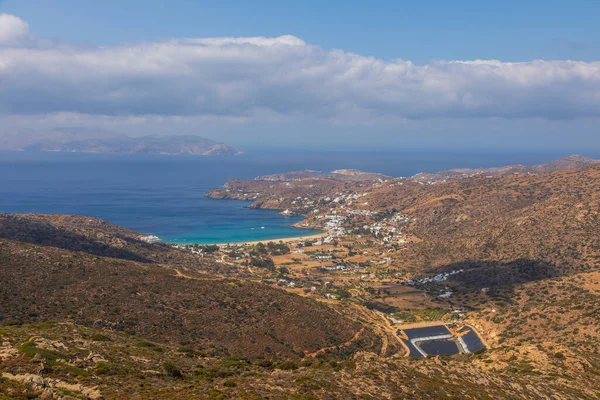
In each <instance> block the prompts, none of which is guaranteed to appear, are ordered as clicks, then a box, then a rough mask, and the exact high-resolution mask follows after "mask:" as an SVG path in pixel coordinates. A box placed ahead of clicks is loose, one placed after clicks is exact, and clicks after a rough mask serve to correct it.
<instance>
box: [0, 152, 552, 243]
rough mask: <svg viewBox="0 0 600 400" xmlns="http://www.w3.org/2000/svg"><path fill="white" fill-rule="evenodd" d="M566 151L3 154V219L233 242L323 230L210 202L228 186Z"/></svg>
mask: <svg viewBox="0 0 600 400" xmlns="http://www.w3.org/2000/svg"><path fill="white" fill-rule="evenodd" d="M562 155H564V154H538V155H531V154H489V153H488V154H441V153H437V154H428V153H408V152H405V153H399V152H380V153H373V152H360V151H358V152H329V153H326V152H287V153H285V152H251V153H248V154H245V155H242V156H236V157H192V156H150V155H145V156H141V155H101V154H73V153H16V152H0V212H9V213H26V212H27V213H60V214H82V215H89V216H94V217H98V218H102V219H105V220H108V221H110V222H112V223H115V224H117V225H121V226H124V227H127V228H130V229H133V230H136V231H139V232H142V233H147V234H153V235H156V236H158V237H160V238H161V239H163V240H166V241H170V242H177V243H204V244H206V243H229V242H237V241H254V240H269V239H275V238H283V237H295V236H302V235H310V234H313V233H316V231H313V230H304V229H298V228H295V227H293V226H291V225H292V224H293V223H295V222H297V221H299V220H300V218H299V217H284V216H280V215H278V213H277V212H276V211H271V210H257V209H250V208H248V203H247V202H244V201H237V200H214V199H208V198H205V197H204V193H206V192H207V191H208V190H210V189H212V188H215V187H220V186H222V185H223V184H224V183H225V182H226V181H227V180H228V179H233V178H241V179H252V178H254V177H255V176H257V175H265V174H273V173H281V172H289V171H298V170H304V169H314V170H321V171H326V172H329V171H332V170H335V169H340V168H356V169H361V170H363V171H370V172H382V173H385V174H388V175H391V176H407V175H412V174H415V173H417V172H421V171H440V170H445V169H449V168H456V167H491V166H501V165H506V164H513V163H525V164H534V163H538V162H545V161H549V160H552V159H555V158H558V157H559V156H562Z"/></svg>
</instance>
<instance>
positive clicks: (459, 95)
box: [0, 0, 600, 152]
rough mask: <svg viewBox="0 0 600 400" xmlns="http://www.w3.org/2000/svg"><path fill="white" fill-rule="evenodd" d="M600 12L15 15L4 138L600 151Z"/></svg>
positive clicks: (499, 5) (416, 5)
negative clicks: (110, 135) (25, 134)
mask: <svg viewBox="0 0 600 400" xmlns="http://www.w3.org/2000/svg"><path fill="white" fill-rule="evenodd" d="M598 19H600V1H598V0H571V1H556V0H520V1H512V0H503V1H471V0H462V1H461V0H456V1H444V0H438V1H434V0H425V1H416V0H415V1H408V0H406V1H400V0H396V1H387V0H380V1H368V2H367V1H358V0H346V1H337V0H329V1H313V0H303V1H296V0H286V1H283V0H282V1H274V0H255V1H249V0H246V1H243V0H238V1H234V0H221V1H193V0H170V1H158V0H143V1H142V0H128V1H117V0H103V1H97V0H52V1H50V0H4V1H2V0H0V127H3V129H0V135H3V134H6V133H10V132H14V131H19V130H23V129H29V130H47V129H53V128H57V127H81V128H82V130H84V129H94V128H98V129H100V128H101V129H107V130H114V131H119V132H124V133H127V134H131V135H143V134H160V135H174V134H198V135H201V136H204V137H209V138H212V139H216V140H219V141H224V142H227V143H231V144H235V145H238V146H242V147H244V146H250V147H252V146H280V147H285V146H296V147H299V146H307V147H319V146H322V147H327V148H331V147H337V146H343V147H357V148H361V147H374V148H376V147H382V148H429V147H435V148H439V149H443V148H448V149H479V148H481V149H484V148H486V149H494V148H498V149H508V150H511V149H513V150H525V151H526V150H529V149H531V150H557V149H565V151H567V150H569V151H571V150H572V151H578V152H584V151H585V150H594V151H600V132H599V129H598V127H599V126H600V124H599V122H600V24H598V23H597V21H598Z"/></svg>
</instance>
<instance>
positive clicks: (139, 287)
mask: <svg viewBox="0 0 600 400" xmlns="http://www.w3.org/2000/svg"><path fill="white" fill-rule="evenodd" d="M86 220H87V224H86V223H85V221H86ZM78 222H83V223H82V224H79V223H78ZM0 226H2V227H3V230H2V237H3V238H4V239H0V269H1V274H0V299H2V301H1V302H0V324H7V323H19V324H20V323H33V322H40V321H58V322H74V323H78V324H81V325H86V326H93V327H100V328H104V329H110V330H116V331H122V332H127V333H129V334H134V335H138V336H141V337H144V338H146V339H149V340H154V341H157V342H160V343H172V344H177V343H184V344H190V345H193V346H194V348H196V349H202V350H203V351H206V352H208V353H211V354H218V355H229V356H234V355H235V356H245V357H255V358H256V357H261V358H284V359H285V358H288V359H298V358H301V357H302V356H303V355H304V352H312V351H316V350H318V349H320V348H323V347H328V346H332V345H336V344H340V343H344V342H346V341H348V340H350V339H352V337H353V335H355V334H356V333H357V332H358V331H359V330H360V329H361V325H360V324H357V323H355V322H354V321H351V320H349V319H346V318H344V317H343V316H341V315H340V314H338V313H336V312H335V311H334V310H332V309H330V308H329V307H327V306H326V305H324V304H321V303H317V302H315V301H314V300H309V299H306V298H302V297H299V296H296V295H291V294H288V293H286V292H284V291H281V290H279V289H275V288H272V287H269V286H266V285H263V284H260V283H255V282H250V281H244V280H235V281H232V280H228V279H227V278H225V277H224V276H223V275H218V274H213V273H212V269H211V267H210V265H209V266H208V267H207V268H204V261H203V260H202V259H201V257H200V256H194V255H192V254H189V253H186V254H185V255H181V256H179V257H178V253H183V252H181V251H179V250H177V249H172V248H168V247H167V246H166V245H161V244H144V243H143V242H139V241H137V240H136V239H135V238H134V236H136V235H137V236H139V234H135V233H133V232H131V231H128V230H125V229H122V228H118V227H115V226H114V225H110V224H107V223H105V222H103V221H99V220H96V219H91V218H85V217H60V216H36V215H19V216H7V215H5V216H2V218H1V219H0ZM16 226H18V229H14V228H15V227H16ZM43 238H47V240H43ZM155 253H157V255H154V254H155ZM191 257H195V259H194V260H192V259H191ZM167 259H170V260H171V262H172V264H166V263H164V262H165V260H167ZM362 337H363V340H364V342H362V344H359V345H357V349H360V348H361V347H363V346H367V347H368V346H376V339H375V338H373V337H372V338H371V339H368V338H369V334H368V333H367V332H365V333H364V335H363V336H362Z"/></svg>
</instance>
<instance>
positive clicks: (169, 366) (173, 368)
mask: <svg viewBox="0 0 600 400" xmlns="http://www.w3.org/2000/svg"><path fill="white" fill-rule="evenodd" d="M163 369H164V370H165V374H166V375H167V376H170V377H172V378H183V374H182V373H181V370H180V369H179V367H178V366H177V365H175V364H174V363H173V362H171V361H167V362H165V363H164V364H163Z"/></svg>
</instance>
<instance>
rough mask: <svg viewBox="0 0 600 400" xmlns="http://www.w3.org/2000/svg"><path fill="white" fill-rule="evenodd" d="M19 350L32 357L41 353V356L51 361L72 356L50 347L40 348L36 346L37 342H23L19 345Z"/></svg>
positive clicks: (67, 358)
mask: <svg viewBox="0 0 600 400" xmlns="http://www.w3.org/2000/svg"><path fill="white" fill-rule="evenodd" d="M19 351H20V352H21V353H23V354H24V355H26V356H27V357H30V358H33V357H35V355H36V354H39V356H40V357H41V358H44V359H46V360H49V361H56V360H69V359H70V357H69V356H68V355H67V354H64V353H61V352H58V351H53V350H48V349H40V348H39V347H37V346H36V344H35V342H25V343H23V344H22V345H20V346H19Z"/></svg>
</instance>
